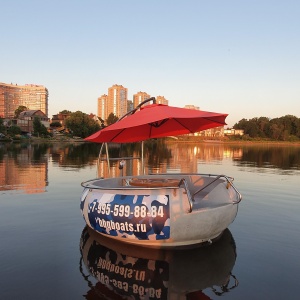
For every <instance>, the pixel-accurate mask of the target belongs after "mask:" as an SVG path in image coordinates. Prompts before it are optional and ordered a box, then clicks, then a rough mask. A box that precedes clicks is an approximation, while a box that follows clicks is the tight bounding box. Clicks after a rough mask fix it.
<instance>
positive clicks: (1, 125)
mask: <svg viewBox="0 0 300 300" xmlns="http://www.w3.org/2000/svg"><path fill="white" fill-rule="evenodd" d="M0 132H1V133H4V134H5V133H6V127H5V125H4V121H3V119H2V118H0Z"/></svg>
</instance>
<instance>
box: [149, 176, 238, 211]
mask: <svg viewBox="0 0 300 300" xmlns="http://www.w3.org/2000/svg"><path fill="white" fill-rule="evenodd" d="M150 175H155V173H150ZM160 175H177V176H178V175H179V174H178V173H160ZM180 175H183V176H188V175H199V176H208V177H215V178H214V179H213V180H212V181H211V182H209V183H207V184H206V185H204V186H202V187H201V188H200V189H198V190H197V191H195V192H194V193H193V194H192V195H191V193H190V190H189V187H188V183H187V181H186V179H185V178H182V179H181V181H180V185H181V183H182V181H183V179H185V180H184V182H185V183H184V185H185V190H186V191H187V194H188V198H189V201H192V202H193V201H195V200H194V197H195V195H197V194H198V193H200V192H201V191H203V190H204V189H206V188H207V187H209V186H210V185H211V184H213V183H214V182H216V181H217V180H218V179H220V178H224V179H225V180H226V181H227V186H226V188H227V189H228V188H229V187H230V186H231V187H232V188H233V189H234V191H235V192H236V195H237V201H233V204H238V203H240V202H241V200H242V194H241V193H240V192H239V191H238V189H237V188H236V187H235V185H234V184H233V180H234V178H233V177H230V176H227V175H219V174H202V173H180ZM191 207H192V206H191Z"/></svg>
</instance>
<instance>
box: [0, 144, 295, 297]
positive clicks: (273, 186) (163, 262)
mask: <svg viewBox="0 0 300 300" xmlns="http://www.w3.org/2000/svg"><path fill="white" fill-rule="evenodd" d="M99 150H100V145H97V144H75V145H74V144H73V145H68V144H53V145H45V144H31V145H26V144H0V299H171V300H177V299H178V300H179V299H180V300H181V299H186V300H193V299H221V298H222V299H299V297H300V296H299V291H300V289H299V279H300V250H299V249H300V234H299V228H300V147H299V146H298V147H297V146H274V145H273V146H270V145H259V146H257V145H256V146H253V145H252V146H243V145H228V144H222V143H220V144H217V143H201V144H200V143H198V144H194V143H193V144H189V143H187V144H183V143H181V144H176V143H168V144H164V143H163V142H162V141H160V142H157V143H146V144H145V147H144V155H143V156H144V158H143V159H141V156H142V152H141V148H140V145H139V144H135V145H128V146H126V147H125V146H122V147H121V148H120V147H117V146H113V145H112V146H110V148H109V153H110V158H112V159H111V160H110V161H109V163H108V161H107V160H106V159H105V158H106V155H105V153H106V152H105V151H104V152H103V155H102V156H101V159H100V160H98V154H99ZM120 155H121V156H123V157H126V158H128V159H126V160H125V161H126V164H125V167H124V168H123V169H122V170H120V169H119V168H118V163H119V161H118V160H116V159H114V158H117V157H119V156H120ZM131 156H134V159H129V157H131ZM143 172H144V173H149V172H199V173H211V174H226V175H229V176H232V177H234V178H235V181H234V182H235V185H236V187H237V188H238V189H239V190H240V192H241V193H242V195H243V200H242V202H241V203H240V205H239V212H238V215H237V218H236V219H235V221H234V222H233V223H232V224H231V225H230V226H229V229H228V230H226V231H225V233H224V234H223V236H222V239H220V240H219V241H218V242H216V243H215V244H213V245H212V246H209V247H204V248H203V247H202V248H196V249H193V250H180V251H179V250H177V251H157V250H152V251H147V250H142V249H139V247H133V248H129V247H127V246H124V245H121V246H120V245H119V244H107V243H106V242H105V241H101V240H99V239H98V236H97V235H93V233H91V232H90V231H88V230H87V229H86V228H85V223H84V221H83V218H82V216H81V212H80V209H79V202H80V196H81V192H82V187H81V185H80V183H81V182H82V181H85V180H88V179H92V178H95V177H100V176H103V177H108V176H118V175H120V174H121V173H123V174H124V175H127V174H134V175H137V174H142V173H143Z"/></svg>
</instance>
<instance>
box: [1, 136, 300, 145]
mask: <svg viewBox="0 0 300 300" xmlns="http://www.w3.org/2000/svg"><path fill="white" fill-rule="evenodd" d="M156 140H163V141H165V142H167V143H200V144H207V145H209V144H211V145H213V144H215V145H217V144H232V145H235V144H236V145H266V146H267V145H268V146H270V145H276V146H278V145H290V146H300V140H299V141H294V140H293V141H279V140H272V139H262V138H256V139H254V138H253V139H243V138H236V137H223V138H211V137H210V138H204V137H198V136H179V137H167V138H161V139H153V140H148V141H145V142H153V141H156ZM0 143H90V142H87V141H85V140H84V139H82V138H79V137H70V136H58V137H51V138H42V137H30V138H22V137H16V138H14V139H11V138H0Z"/></svg>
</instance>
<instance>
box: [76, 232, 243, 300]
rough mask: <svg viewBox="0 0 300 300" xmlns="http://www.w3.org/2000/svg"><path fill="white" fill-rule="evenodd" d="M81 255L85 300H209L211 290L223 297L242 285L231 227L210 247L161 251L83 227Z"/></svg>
mask: <svg viewBox="0 0 300 300" xmlns="http://www.w3.org/2000/svg"><path fill="white" fill-rule="evenodd" d="M80 251H81V261H80V271H81V273H82V275H83V277H84V278H85V279H86V280H87V282H88V285H89V288H90V290H89V291H88V292H87V294H86V295H85V297H86V299H187V300H189V299H210V297H209V296H207V295H206V294H205V293H207V291H209V293H210V294H211V293H212V294H215V295H221V294H223V293H225V292H228V291H229V290H231V289H233V288H235V287H236V286H237V285H238V281H237V279H236V278H235V276H234V275H233V274H232V270H233V267H234V264H235V261H236V246H235V242H234V239H233V237H232V235H231V232H230V231H229V230H228V229H226V230H225V231H224V233H223V235H222V236H221V238H220V239H219V240H218V241H217V242H215V243H214V244H212V245H210V246H209V247H206V246H202V247H197V248H192V249H185V250H162V249H149V248H146V247H145V248H144V247H138V246H134V245H130V244H125V243H121V242H118V241H115V240H112V239H110V238H107V237H105V236H102V235H99V234H97V233H95V232H94V231H93V230H91V229H90V228H88V227H85V228H84V230H83V232H82V235H81V240H80ZM83 263H84V265H85V267H86V269H87V270H88V272H89V274H86V273H87V272H86V271H85V268H84V267H83ZM205 289H207V290H206V291H203V290H205Z"/></svg>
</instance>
